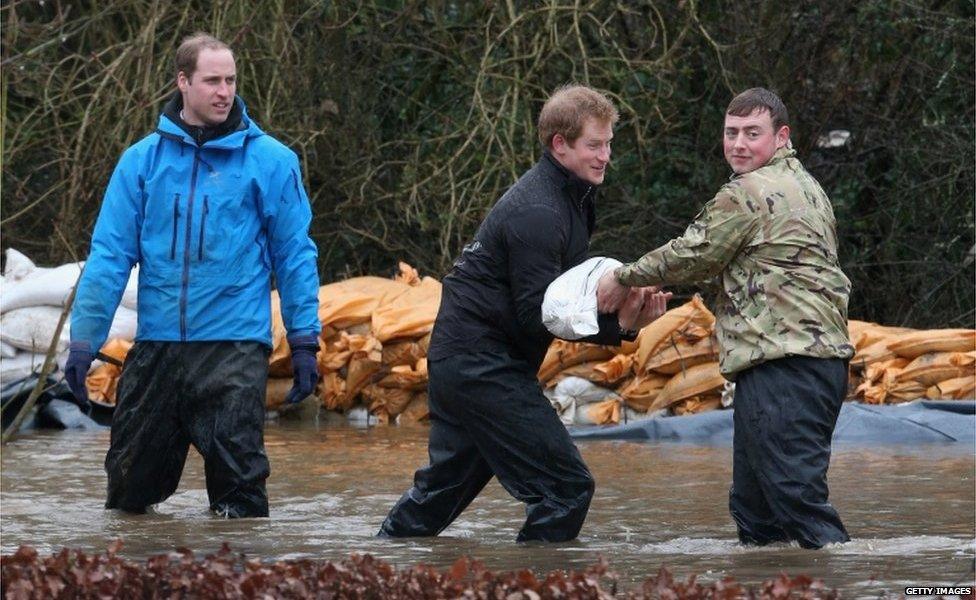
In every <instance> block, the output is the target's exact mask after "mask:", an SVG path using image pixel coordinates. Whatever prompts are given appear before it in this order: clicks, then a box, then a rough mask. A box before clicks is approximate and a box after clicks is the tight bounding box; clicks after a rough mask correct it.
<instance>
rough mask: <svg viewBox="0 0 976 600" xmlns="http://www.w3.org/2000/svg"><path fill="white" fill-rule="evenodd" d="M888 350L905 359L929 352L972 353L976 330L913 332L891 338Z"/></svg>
mask: <svg viewBox="0 0 976 600" xmlns="http://www.w3.org/2000/svg"><path fill="white" fill-rule="evenodd" d="M888 349H889V350H891V351H892V352H894V353H895V354H897V355H898V356H902V357H904V358H917V357H919V356H921V355H923V354H928V353H929V352H972V351H974V350H976V329H928V330H924V331H913V332H911V333H905V334H902V335H898V336H895V337H893V338H890V339H889V340H888Z"/></svg>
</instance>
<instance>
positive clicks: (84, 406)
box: [64, 342, 95, 415]
mask: <svg viewBox="0 0 976 600" xmlns="http://www.w3.org/2000/svg"><path fill="white" fill-rule="evenodd" d="M69 348H70V351H69V352H68V362H66V363H65V365H64V380H65V382H66V383H67V384H68V388H69V389H71V394H72V395H73V396H74V397H75V402H76V403H77V404H78V408H80V409H81V412H83V413H85V414H86V415H87V414H90V413H91V401H90V400H89V399H88V387H87V386H85V379H87V377H88V369H90V368H91V364H92V361H93V360H95V355H94V354H92V351H91V344H89V343H88V342H71V345H70V346H69Z"/></svg>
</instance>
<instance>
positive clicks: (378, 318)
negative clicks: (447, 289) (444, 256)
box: [372, 277, 441, 342]
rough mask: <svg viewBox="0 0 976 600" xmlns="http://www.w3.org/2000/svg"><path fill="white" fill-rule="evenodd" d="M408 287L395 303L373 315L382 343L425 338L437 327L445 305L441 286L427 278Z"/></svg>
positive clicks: (386, 304) (378, 336)
mask: <svg viewBox="0 0 976 600" xmlns="http://www.w3.org/2000/svg"><path fill="white" fill-rule="evenodd" d="M401 285H405V284H401ZM407 287H408V290H407V291H406V292H404V293H403V294H401V295H400V296H398V297H397V298H396V299H395V300H394V301H386V302H384V303H383V304H382V305H380V307H379V308H377V309H376V311H375V312H373V319H372V323H373V325H372V327H373V335H374V336H376V339H378V340H379V341H381V342H387V341H389V340H393V339H399V338H411V337H421V336H423V335H425V334H427V333H429V332H430V330H431V329H432V328H433V326H434V318H436V317H437V309H438V308H439V307H440V303H441V283H440V282H439V281H437V280H436V279H433V278H431V277H424V278H423V280H422V281H421V282H420V284H419V285H415V286H407Z"/></svg>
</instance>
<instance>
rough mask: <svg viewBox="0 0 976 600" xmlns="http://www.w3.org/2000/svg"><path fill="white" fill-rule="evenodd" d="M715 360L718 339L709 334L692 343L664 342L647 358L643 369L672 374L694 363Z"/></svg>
mask: <svg viewBox="0 0 976 600" xmlns="http://www.w3.org/2000/svg"><path fill="white" fill-rule="evenodd" d="M716 360H718V341H717V340H716V339H715V338H714V337H711V336H709V337H706V338H703V339H701V340H699V341H698V342H696V343H694V344H685V343H681V344H678V343H668V344H665V346H664V348H662V349H661V350H659V351H658V352H657V353H656V354H654V355H652V356H651V357H650V358H649V359H648V361H647V364H645V365H644V370H645V371H656V372H658V373H667V374H670V375H674V374H675V373H679V372H681V371H682V370H684V369H689V368H691V367H694V366H695V365H700V364H702V363H707V362H715V361H716Z"/></svg>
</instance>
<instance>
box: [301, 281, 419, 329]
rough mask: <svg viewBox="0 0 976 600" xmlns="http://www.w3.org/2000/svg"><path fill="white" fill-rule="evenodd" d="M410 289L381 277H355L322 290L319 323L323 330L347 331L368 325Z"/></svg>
mask: <svg viewBox="0 0 976 600" xmlns="http://www.w3.org/2000/svg"><path fill="white" fill-rule="evenodd" d="M408 290H410V286H409V285H407V284H405V283H403V282H400V281H395V280H393V279H384V278H382V277H372V276H367V277H353V278H351V279H346V280H344V281H338V282H335V283H330V284H328V285H323V286H322V287H320V288H319V313H318V314H319V322H321V323H322V326H323V327H332V328H334V329H347V328H349V327H351V326H353V325H359V324H361V323H369V322H370V320H371V319H372V317H373V313H374V312H375V311H376V310H377V309H378V308H379V307H380V306H381V305H383V303H386V302H392V301H393V300H395V299H396V298H398V297H399V296H401V295H403V294H405V293H406V292H407V291H408Z"/></svg>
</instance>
